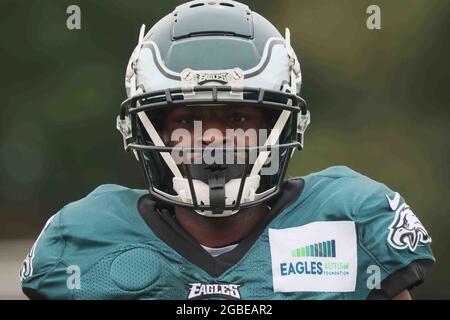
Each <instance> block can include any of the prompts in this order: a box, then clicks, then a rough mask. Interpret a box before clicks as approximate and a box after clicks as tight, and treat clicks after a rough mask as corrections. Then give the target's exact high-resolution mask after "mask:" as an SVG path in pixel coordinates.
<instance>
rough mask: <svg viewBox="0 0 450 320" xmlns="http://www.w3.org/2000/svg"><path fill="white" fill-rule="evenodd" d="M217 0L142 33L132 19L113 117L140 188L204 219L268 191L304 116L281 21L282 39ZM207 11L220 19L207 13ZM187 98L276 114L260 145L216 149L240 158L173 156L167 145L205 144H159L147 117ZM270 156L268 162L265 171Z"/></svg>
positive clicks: (189, 104)
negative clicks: (135, 164)
mask: <svg viewBox="0 0 450 320" xmlns="http://www.w3.org/2000/svg"><path fill="white" fill-rule="evenodd" d="M223 2H227V3H230V4H232V5H227V6H225V5H222V3H216V4H215V5H208V6H193V5H192V3H196V2H195V1H193V2H189V3H186V4H183V5H180V6H178V7H177V8H176V9H175V10H174V12H172V14H169V15H167V16H166V17H164V18H163V19H162V20H161V21H160V22H158V23H157V24H156V25H155V26H153V27H152V29H151V30H150V31H149V32H148V33H147V34H146V35H145V26H142V28H141V30H140V34H139V41H138V45H137V46H136V48H135V50H134V51H133V54H132V56H131V58H130V62H129V64H128V68H127V72H126V79H125V80H126V81H125V82H126V88H127V93H128V96H129V98H128V99H127V100H125V101H124V102H123V103H122V105H121V111H120V115H119V116H118V117H117V128H118V130H119V131H120V132H121V133H122V135H123V140H124V146H125V149H126V150H127V151H133V153H134V154H135V156H136V158H137V159H138V161H139V162H140V164H141V166H142V168H143V171H144V174H145V177H146V180H147V182H148V185H149V191H150V194H151V195H152V196H154V197H155V198H156V199H158V200H160V201H163V202H165V203H168V204H170V205H174V206H180V207H185V208H191V209H193V210H194V211H195V212H197V213H198V214H200V215H203V216H206V217H226V216H230V215H233V214H235V213H236V212H238V211H239V210H240V209H242V208H247V207H251V206H255V205H258V204H261V203H264V202H266V201H268V200H270V199H271V198H272V197H274V196H275V195H276V194H278V192H279V191H280V188H281V184H282V182H283V177H284V175H285V172H286V169H287V166H288V162H289V159H290V158H291V156H292V154H293V152H294V150H295V149H299V150H301V149H302V148H303V138H304V133H305V131H306V128H307V127H308V125H309V122H310V115H309V111H308V110H307V108H306V102H305V101H304V100H303V99H302V98H301V97H300V95H299V93H300V87H301V71H300V64H299V62H298V59H297V57H296V55H295V53H294V50H293V49H292V47H291V41H290V32H289V29H287V28H286V36H285V38H283V37H281V35H280V34H279V32H278V31H277V30H276V28H275V27H274V26H273V25H272V24H270V22H268V21H267V20H266V19H264V18H263V17H261V16H260V15H259V14H257V13H256V12H252V11H250V9H249V8H248V7H247V6H246V5H243V4H240V3H238V2H236V1H226V0H225V1H223ZM217 15H220V16H223V21H218V20H217V19H209V18H207V17H211V16H217ZM220 20H222V19H220ZM196 106H204V107H209V106H220V107H223V108H227V107H228V106H238V107H240V106H243V107H253V108H261V109H264V110H267V111H270V112H272V113H271V114H273V112H276V113H278V115H277V116H276V117H274V116H272V118H271V119H270V121H273V122H272V123H273V126H272V127H271V128H269V129H271V130H270V134H269V135H268V137H266V139H265V142H264V144H263V145H258V146H248V147H233V148H230V147H228V146H227V147H222V148H217V149H218V150H220V151H224V152H231V153H233V154H234V153H236V152H241V153H245V163H241V164H229V163H228V164H223V163H213V164H209V165H206V164H190V163H188V164H186V163H177V162H176V161H175V158H174V156H173V153H174V152H175V153H177V152H178V153H181V154H183V157H184V156H185V155H186V154H190V153H191V154H192V152H194V153H200V154H202V155H203V154H204V152H205V151H206V148H201V147H199V148H196V147H193V148H186V147H178V146H176V147H169V146H166V144H165V143H164V141H163V139H162V138H161V133H160V132H159V130H158V123H157V120H155V118H154V116H153V115H157V114H160V113H161V112H160V111H163V110H166V111H169V110H171V108H175V107H183V108H193V107H194V108H195V107H196ZM251 153H252V154H256V157H255V158H254V159H253V161H250V154H251ZM274 162H276V163H277V165H278V166H277V167H276V168H275V169H274V170H266V169H267V166H268V165H272V164H273V163H274ZM268 172H269V173H268Z"/></svg>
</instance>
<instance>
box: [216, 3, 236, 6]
mask: <svg viewBox="0 0 450 320" xmlns="http://www.w3.org/2000/svg"><path fill="white" fill-rule="evenodd" d="M219 4H220V5H221V6H224V7H234V4H232V3H228V2H221V3H219Z"/></svg>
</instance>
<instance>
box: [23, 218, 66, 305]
mask: <svg viewBox="0 0 450 320" xmlns="http://www.w3.org/2000/svg"><path fill="white" fill-rule="evenodd" d="M60 214H61V211H60V212H58V213H57V214H55V215H54V216H52V217H51V218H50V219H49V220H48V221H47V223H46V224H45V226H44V228H43V229H42V231H41V233H40V234H39V236H38V237H37V239H36V241H35V243H34V244H33V246H32V247H31V250H30V252H29V253H28V255H27V256H26V258H25V260H24V262H23V264H22V268H21V270H20V280H21V283H22V291H23V293H24V294H25V295H26V296H27V297H28V298H30V299H67V298H68V296H67V294H68V290H67V289H68V288H67V285H66V280H67V278H68V274H67V267H66V266H65V265H64V263H63V261H62V255H63V252H64V247H65V243H64V239H63V237H62V235H61V232H60Z"/></svg>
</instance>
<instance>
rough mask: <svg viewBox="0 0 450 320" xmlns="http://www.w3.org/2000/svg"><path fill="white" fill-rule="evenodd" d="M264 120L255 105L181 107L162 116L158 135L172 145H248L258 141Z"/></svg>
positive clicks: (253, 144)
mask: <svg viewBox="0 0 450 320" xmlns="http://www.w3.org/2000/svg"><path fill="white" fill-rule="evenodd" d="M265 122H266V121H265V117H264V113H263V111H262V109H261V108H257V107H246V106H225V105H223V106H213V107H211V106H182V107H176V108H174V109H172V110H171V111H169V112H168V114H167V115H166V116H165V117H164V118H163V121H162V136H163V140H164V142H165V144H166V145H167V146H172V147H173V146H178V147H206V146H208V145H210V146H217V147H222V146H223V147H226V146H230V147H233V146H238V147H244V146H245V147H249V146H256V145H257V144H258V136H259V130H260V129H264V128H265V126H266V125H265Z"/></svg>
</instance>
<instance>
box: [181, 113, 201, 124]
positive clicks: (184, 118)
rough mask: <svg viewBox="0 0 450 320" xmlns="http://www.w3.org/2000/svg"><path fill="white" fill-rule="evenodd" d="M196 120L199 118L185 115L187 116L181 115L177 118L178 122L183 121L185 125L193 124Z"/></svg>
mask: <svg viewBox="0 0 450 320" xmlns="http://www.w3.org/2000/svg"><path fill="white" fill-rule="evenodd" d="M195 120H197V119H195V117H194V116H192V115H185V116H181V117H179V118H178V119H176V122H178V123H181V124H183V125H188V124H193V123H194V121H195Z"/></svg>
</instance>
